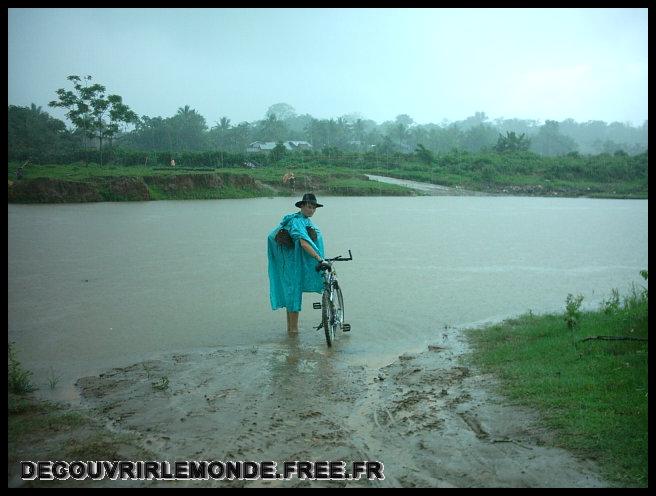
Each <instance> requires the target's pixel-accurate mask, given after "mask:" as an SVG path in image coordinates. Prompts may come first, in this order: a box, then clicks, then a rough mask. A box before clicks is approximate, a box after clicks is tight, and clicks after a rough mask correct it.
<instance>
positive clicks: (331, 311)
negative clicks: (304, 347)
mask: <svg viewBox="0 0 656 496" xmlns="http://www.w3.org/2000/svg"><path fill="white" fill-rule="evenodd" d="M321 319H322V323H323V330H324V332H325V333H326V343H328V346H332V345H333V342H334V341H335V307H334V306H333V302H332V301H331V300H330V292H329V291H327V290H326V291H324V292H323V297H322V298H321Z"/></svg>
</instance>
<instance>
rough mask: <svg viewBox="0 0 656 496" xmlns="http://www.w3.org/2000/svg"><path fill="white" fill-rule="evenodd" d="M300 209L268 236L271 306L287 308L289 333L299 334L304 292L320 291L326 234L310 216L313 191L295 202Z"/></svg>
mask: <svg viewBox="0 0 656 496" xmlns="http://www.w3.org/2000/svg"><path fill="white" fill-rule="evenodd" d="M295 205H296V207H298V208H300V211H298V212H296V213H291V214H287V215H285V216H284V217H283V218H282V219H281V221H280V223H279V224H278V225H277V226H276V227H275V228H274V229H273V230H272V231H271V232H270V233H269V235H268V237H267V255H268V262H269V298H270V300H271V308H272V309H273V310H277V309H279V308H286V309H287V332H288V333H290V334H296V333H298V316H299V313H300V311H301V304H302V300H303V293H321V292H322V291H323V279H322V277H321V274H320V273H319V272H318V271H317V270H316V267H317V263H320V262H322V261H323V257H324V245H323V236H322V234H321V231H320V230H319V228H318V227H317V226H316V225H315V224H314V223H313V222H312V220H311V217H312V216H313V215H314V214H315V212H316V210H317V208H319V207H323V205H321V204H320V203H318V202H317V198H316V196H315V195H314V193H305V194H304V195H303V198H302V199H301V200H299V201H297V202H296V203H295Z"/></svg>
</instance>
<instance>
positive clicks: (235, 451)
mask: <svg viewBox="0 0 656 496" xmlns="http://www.w3.org/2000/svg"><path fill="white" fill-rule="evenodd" d="M466 352H467V344H466V342H465V341H464V340H463V338H462V336H461V335H460V333H459V332H458V331H457V330H455V329H450V330H448V331H445V332H444V333H442V335H441V336H440V337H439V338H438V339H436V342H435V343H434V344H431V345H429V346H428V349H426V350H425V351H423V352H421V353H417V354H404V355H401V356H399V357H398V359H397V360H396V361H394V362H393V363H391V364H390V365H387V366H385V367H382V368H367V367H366V366H361V365H358V366H354V365H348V364H346V363H344V362H341V361H339V360H337V359H336V356H335V355H332V354H331V353H327V354H319V353H317V352H316V351H313V350H310V349H307V348H304V347H303V346H301V345H300V343H299V341H298V338H295V337H289V339H288V341H287V342H286V343H283V344H281V345H279V346H271V347H258V348H255V347H252V348H234V347H229V348H228V347H226V348H216V349H213V350H208V351H206V352H197V353H185V354H174V355H166V356H162V357H161V358H159V359H156V360H148V361H145V362H141V363H135V364H134V365H132V366H129V367H125V368H116V369H112V370H109V371H106V372H105V373H102V374H100V375H97V376H91V377H84V378H81V379H79V380H78V382H77V387H78V388H79V389H80V392H81V397H82V399H83V400H82V403H83V405H84V406H86V407H88V408H90V409H91V410H92V412H93V414H94V415H95V416H96V417H97V418H100V419H105V420H106V425H107V427H109V428H111V429H112V430H115V431H117V432H122V433H125V432H128V433H131V435H133V436H134V437H133V439H134V440H135V442H136V443H138V444H139V445H141V446H143V448H145V449H147V450H148V451H149V452H151V453H155V454H156V455H157V458H156V459H157V460H169V461H174V460H196V461H199V460H222V461H228V460H231V461H235V460H243V461H268V460H271V461H275V462H276V463H277V465H278V467H280V466H282V464H283V462H284V461H294V460H301V461H304V460H308V461H318V460H329V461H338V460H341V461H345V462H346V467H347V472H348V467H350V466H351V463H352V462H353V461H359V460H368V461H372V460H376V461H380V462H381V463H382V464H383V466H384V469H383V472H384V479H382V480H367V479H364V478H361V479H360V480H303V479H299V478H290V479H288V480H254V481H247V480H233V481H226V480H224V481H221V480H202V481H199V480H197V481H127V482H126V481H108V480H104V481H100V482H95V483H89V482H88V481H87V484H90V485H94V484H95V485H97V486H114V487H115V486H117V485H122V486H124V485H131V486H171V485H173V486H219V487H220V486H225V485H230V486H265V487H267V486H271V487H278V486H281V487H297V486H314V487H322V486H323V487H346V486H355V487H364V486H370V487H602V486H608V483H607V482H605V481H604V480H603V479H601V478H600V477H599V476H598V475H597V473H598V472H597V469H596V467H595V466H594V464H593V463H592V462H590V461H585V460H580V459H577V458H575V457H574V456H573V455H571V454H570V453H568V452H566V451H564V450H562V449H559V448H555V447H551V446H552V443H551V440H550V433H549V432H548V431H546V430H545V429H543V428H542V427H541V426H540V421H539V418H538V417H537V415H535V414H534V413H532V412H530V411H528V410H526V409H522V408H518V407H516V406H511V405H508V404H507V402H506V401H505V400H504V399H503V398H502V397H500V396H498V395H497V394H496V393H494V392H493V391H495V387H496V384H495V380H494V378H493V377H490V376H487V375H481V374H480V373H478V372H477V371H476V370H475V369H473V368H471V367H470V366H468V365H466V362H464V361H463V360H461V357H462V356H463V354H465V353H466ZM69 484H71V485H73V484H75V483H74V482H71V483H69Z"/></svg>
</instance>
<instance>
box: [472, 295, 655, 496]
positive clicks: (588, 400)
mask: <svg viewBox="0 0 656 496" xmlns="http://www.w3.org/2000/svg"><path fill="white" fill-rule="evenodd" d="M615 296H616V295H615ZM614 303H617V299H615V301H614ZM647 313H648V304H647V292H646V290H644V291H643V290H642V289H636V288H634V289H633V292H632V294H630V295H628V296H627V297H625V299H624V303H623V304H619V305H614V304H613V301H612V299H609V300H608V301H607V302H605V303H604V305H602V307H601V308H600V309H599V310H597V311H587V312H580V313H579V315H578V320H577V322H576V325H574V326H573V328H572V329H570V328H569V327H568V325H567V323H566V320H565V317H566V312H564V313H563V314H548V315H540V316H535V315H533V314H531V313H529V314H526V315H522V316H519V317H517V318H514V319H509V320H506V321H504V322H503V323H501V324H498V325H493V326H489V327H486V328H483V329H468V330H466V331H465V334H466V335H467V337H468V338H469V340H470V342H471V343H472V345H473V349H474V351H473V353H472V355H471V357H470V359H471V360H472V361H473V363H474V364H476V365H477V366H479V367H480V368H481V369H482V370H483V371H485V372H491V373H493V374H495V375H496V376H497V377H499V378H500V380H501V383H502V384H503V387H504V391H503V393H504V394H505V395H506V396H507V397H508V398H509V399H510V400H512V401H513V402H515V403H517V404H520V405H524V406H529V407H532V408H535V409H537V410H538V411H539V412H540V413H541V415H542V417H543V418H544V420H545V422H546V424H547V425H548V426H549V427H551V428H553V429H555V430H556V439H557V445H558V446H560V447H562V448H565V449H569V450H571V451H573V452H576V453H578V454H580V455H582V456H586V457H590V458H593V459H595V460H596V461H597V462H598V463H599V466H600V467H601V469H602V470H603V472H604V475H605V476H606V477H607V478H608V479H609V480H611V481H614V482H615V483H616V484H617V485H619V486H623V487H647V485H648V477H647V465H648V457H647V453H648V442H647V439H648V415H647V414H648V407H647V405H648V395H647V391H648V382H647V371H648V366H647V363H648V347H647V342H646V341H634V340H598V339H591V340H586V341H584V339H586V338H588V337H597V336H614V337H622V338H646V337H647Z"/></svg>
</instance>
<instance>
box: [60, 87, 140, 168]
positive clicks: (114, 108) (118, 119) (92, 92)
mask: <svg viewBox="0 0 656 496" xmlns="http://www.w3.org/2000/svg"><path fill="white" fill-rule="evenodd" d="M66 79H68V80H69V81H71V82H72V83H73V88H74V91H70V90H68V91H67V90H65V89H63V88H59V89H58V90H57V91H56V93H57V95H58V96H59V99H58V100H53V101H51V102H50V103H49V104H48V105H49V106H50V107H60V108H65V109H68V112H67V113H66V117H68V119H69V120H70V121H71V122H72V123H73V125H74V126H75V127H76V128H77V129H78V130H82V131H83V135H84V136H85V137H87V138H91V139H98V142H99V147H100V165H102V151H103V141H104V140H105V139H109V140H110V141H111V139H112V138H113V137H114V136H115V135H116V134H117V133H118V132H119V130H120V124H121V123H124V124H126V125H127V124H136V123H137V121H138V117H137V114H135V113H134V112H133V111H132V110H130V108H129V107H128V106H127V105H125V104H124V103H123V99H122V98H121V97H120V96H119V95H109V96H107V97H105V90H106V88H105V87H104V86H103V85H101V84H92V85H89V82H90V81H91V79H92V78H91V76H85V77H84V86H83V85H82V83H81V81H82V79H81V78H80V77H79V76H76V75H71V76H68V77H67V78H66ZM107 119H109V121H108V120H107Z"/></svg>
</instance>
